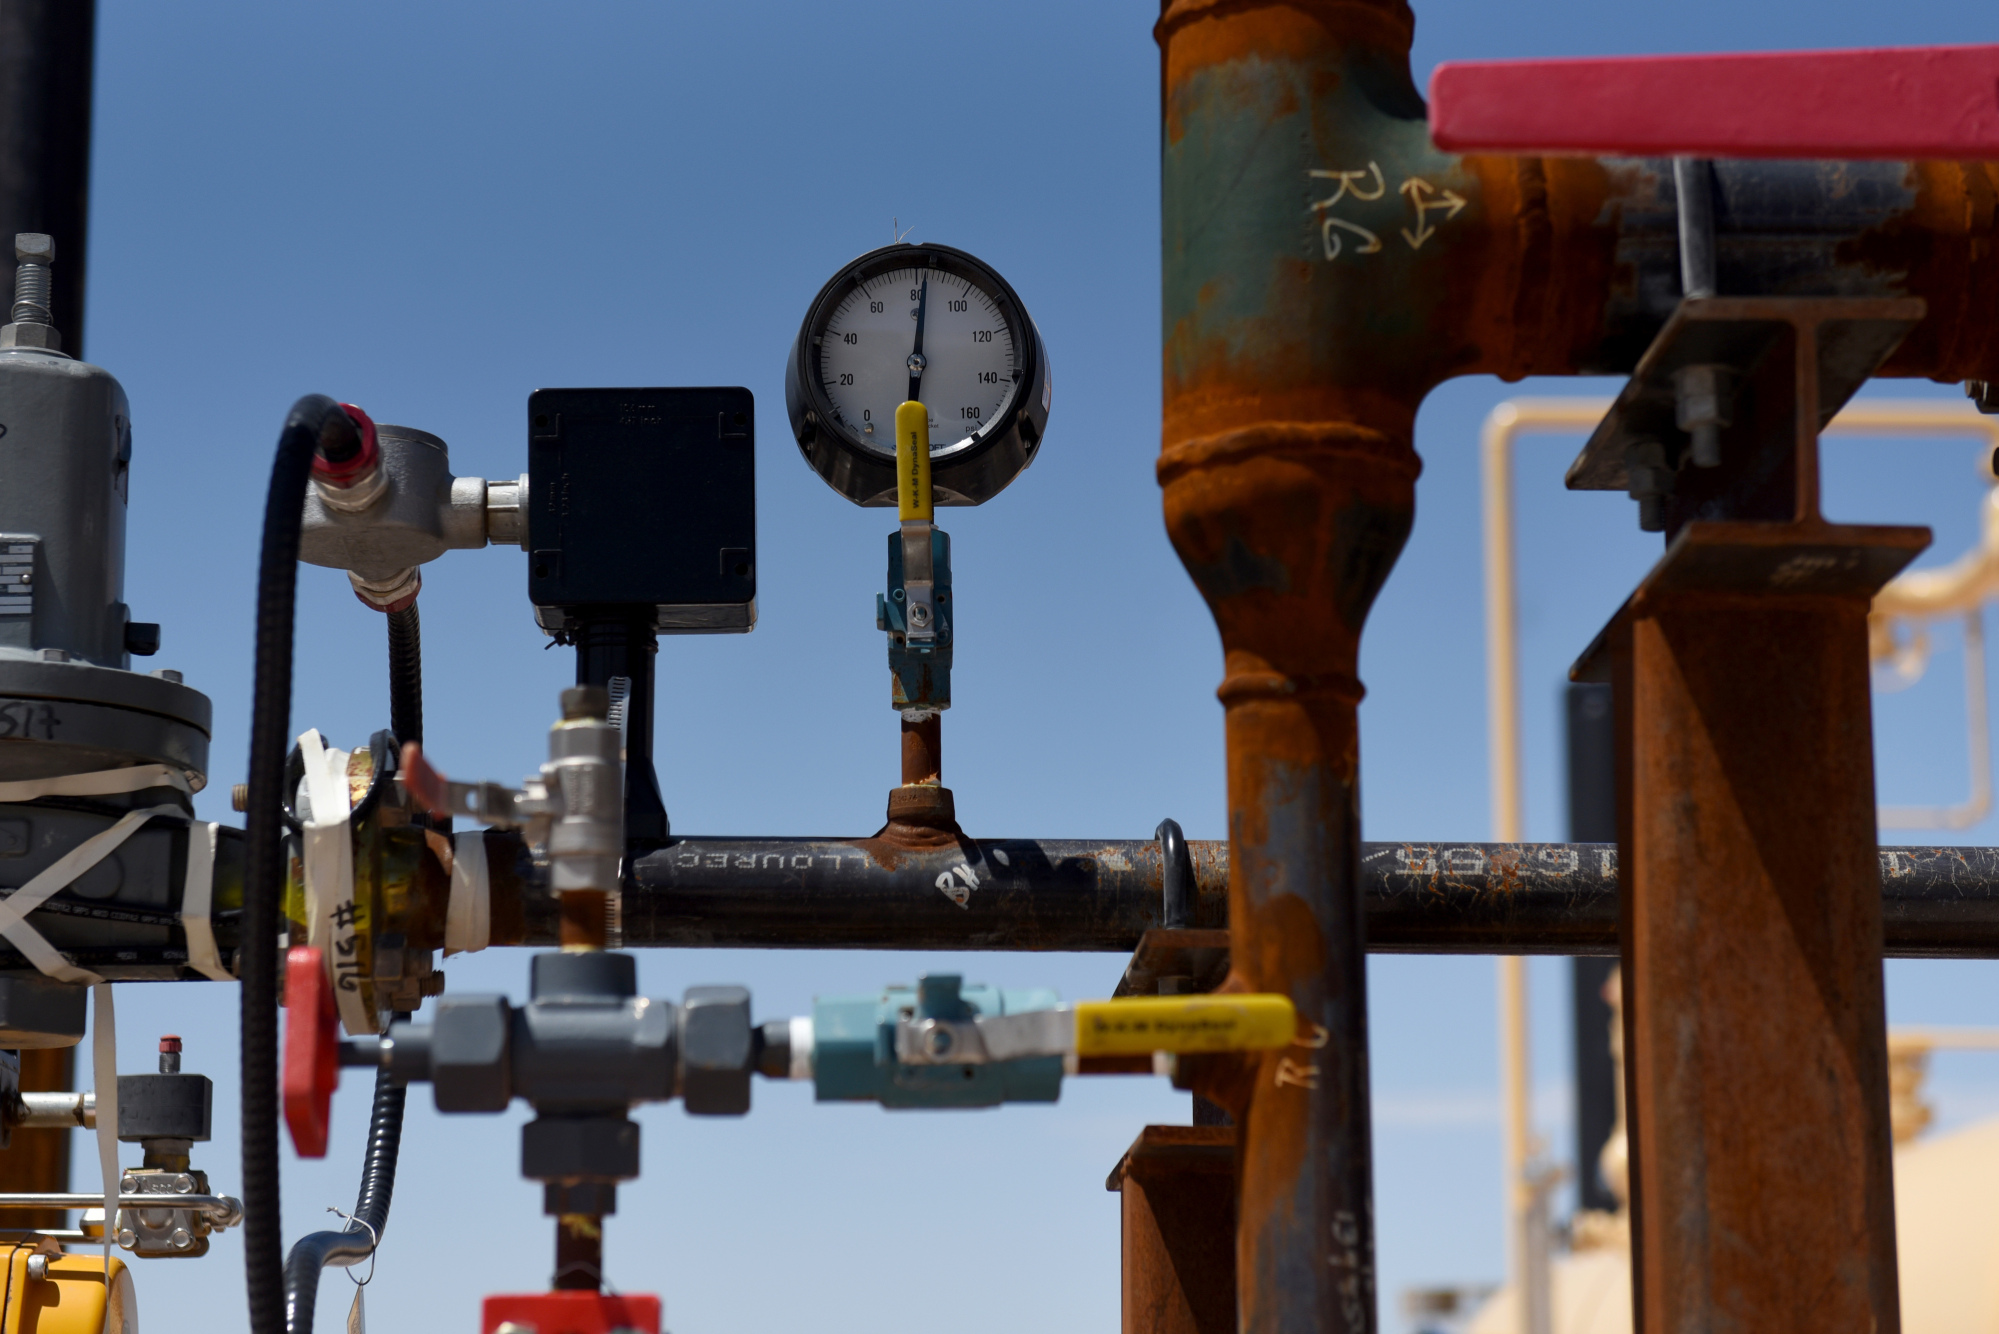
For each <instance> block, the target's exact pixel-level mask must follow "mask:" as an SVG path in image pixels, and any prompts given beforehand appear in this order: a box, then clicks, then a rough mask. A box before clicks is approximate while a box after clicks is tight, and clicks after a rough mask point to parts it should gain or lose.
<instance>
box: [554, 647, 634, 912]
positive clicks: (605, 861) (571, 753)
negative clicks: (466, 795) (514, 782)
mask: <svg viewBox="0 0 1999 1334" xmlns="http://www.w3.org/2000/svg"><path fill="white" fill-rule="evenodd" d="M586 689H588V687H584V688H579V689H578V690H576V691H575V692H570V691H565V692H564V695H565V699H564V701H563V705H564V707H563V712H564V713H565V714H566V715H570V716H566V717H564V718H563V720H562V721H561V722H559V723H557V724H556V725H555V726H554V727H552V728H550V729H549V733H548V763H547V764H545V765H543V766H542V769H541V776H542V782H543V784H544V785H545V786H546V789H547V793H548V797H549V800H550V805H551V806H553V807H555V808H557V809H558V810H559V811H560V814H559V815H557V816H556V818H555V822H554V824H553V825H551V826H550V828H549V833H548V855H549V863H550V880H549V887H550V888H551V889H553V890H555V891H556V893H558V894H560V893H562V892H563V891H564V890H572V889H594V890H603V891H605V892H608V893H615V892H617V889H618V881H619V863H620V861H621V859H622V858H623V856H624V851H625V774H624V765H623V763H622V759H621V757H622V754H623V749H624V742H623V737H622V735H621V734H620V732H619V730H618V728H616V727H614V726H612V725H611V723H610V722H609V721H608V720H607V719H606V718H605V717H604V714H605V713H607V712H608V704H609V698H608V696H607V695H605V694H604V692H603V691H602V690H598V691H597V694H598V695H599V696H603V699H604V707H602V708H588V707H587V703H588V702H587V701H582V703H583V704H584V705H585V707H582V708H579V707H574V705H576V704H577V703H578V702H579V701H575V700H572V699H571V698H569V696H571V695H572V693H573V694H577V695H580V694H582V693H583V691H584V690H586ZM592 715H595V716H592Z"/></svg>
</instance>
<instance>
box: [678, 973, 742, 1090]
mask: <svg viewBox="0 0 1999 1334" xmlns="http://www.w3.org/2000/svg"><path fill="white" fill-rule="evenodd" d="M752 1031H753V1030H752V1026H751V1024H750V993H749V992H748V991H747V990H746V989H744V988H742V987H690V988H688V991H687V999H686V1001H685V1003H684V1004H683V1005H682V1006H681V1010H680V1066H681V1074H680V1097H681V1101H682V1103H683V1105H685V1106H686V1108H687V1111H688V1114H689V1115H691V1116H741V1115H743V1114H744V1113H746V1112H748V1111H749V1110H750V1072H751V1069H752V1061H753V1060H754V1054H753V1053H754V1047H755V1044H754V1042H753V1041H752Z"/></svg>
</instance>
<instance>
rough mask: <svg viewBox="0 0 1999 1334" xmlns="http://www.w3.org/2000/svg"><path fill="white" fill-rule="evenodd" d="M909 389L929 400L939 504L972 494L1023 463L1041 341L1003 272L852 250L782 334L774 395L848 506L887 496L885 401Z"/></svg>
mask: <svg viewBox="0 0 1999 1334" xmlns="http://www.w3.org/2000/svg"><path fill="white" fill-rule="evenodd" d="M919 328H920V329H921V337H920V341H919V336H918V330H919ZM919 381H920V386H918V382H919ZM912 386H918V387H919V388H920V392H919V393H918V394H917V395H916V397H918V398H919V400H920V401H921V402H922V403H923V404H924V406H925V407H927V408H928V409H929V410H930V477H931V485H932V487H933V488H934V490H935V493H936V498H937V503H938V504H939V505H979V504H983V503H984V502H986V501H988V500H991V499H992V498H993V497H994V496H996V495H998V494H999V493H1000V492H1001V491H1003V490H1004V489H1005V488H1006V485H1007V483H1009V482H1011V481H1012V480H1013V479H1014V478H1015V477H1017V476H1019V475H1020V473H1021V470H1022V469H1024V468H1026V467H1027V465H1028V464H1029V463H1032V462H1033V461H1034V455H1035V451H1036V450H1037V449H1039V448H1040V446H1041V439H1042V434H1043V432H1044V431H1045V429H1046V427H1047V424H1048V400H1049V390H1050V385H1049V378H1048V352H1047V349H1046V348H1045V347H1043V346H1042V342H1041V334H1040V332H1039V331H1038V330H1037V329H1036V328H1035V327H1034V321H1033V320H1032V319H1030V318H1029V317H1028V314H1027V308H1026V307H1025V306H1023V305H1021V303H1020V297H1019V296H1018V295H1017V294H1016V293H1015V292H1014V290H1013V288H1012V287H1010V286H1008V284H1007V281H1006V279H1004V278H1002V277H1000V276H999V274H997V273H995V272H993V270H992V269H991V268H989V267H987V266H986V265H985V264H983V263H981V262H980V261H979V260H977V259H974V258H973V257H972V256H970V255H968V254H966V253H965V252H964V251H962V250H953V249H951V248H950V247H949V246H941V245H892V246H884V247H882V248H881V249H880V250H874V251H870V252H869V253H867V254H865V255H862V256H861V257H860V258H859V259H857V260H855V261H854V262H853V263H851V264H849V265H847V266H846V267H845V268H844V269H841V270H840V271H839V272H838V273H837V274H835V275H833V280H832V281H831V282H829V283H827V284H826V286H825V287H824V288H822V289H821V290H820V292H819V295H818V297H817V298H816V299H814V301H813V302H812V306H811V309H809V310H808V311H807V312H806V314H805V323H804V325H803V326H802V327H801V328H800V329H799V331H798V340H797V341H796V342H795V343H793V344H792V348H791V358H790V362H789V364H788V365H787V366H786V368H785V377H784V404H785V408H786V410H787V412H788V413H789V414H790V416H791V430H792V434H793V435H794V436H795V437H796V438H797V440H798V448H799V452H801V453H802V454H804V455H805V461H806V462H807V463H808V464H810V465H811V466H812V470H813V471H814V472H816V473H818V474H819V475H820V476H821V477H823V478H825V479H826V484H827V485H828V486H830V487H832V488H833V489H834V490H835V491H838V492H839V493H840V494H841V495H843V496H845V497H846V498H847V499H849V500H851V501H853V502H854V503H855V504H857V505H871V506H885V505H893V504H895V430H894V422H895V410H896V408H897V407H898V406H899V405H900V404H902V403H903V402H905V401H907V400H908V399H909V398H910V397H911V394H910V392H909V390H910V389H911V387H912Z"/></svg>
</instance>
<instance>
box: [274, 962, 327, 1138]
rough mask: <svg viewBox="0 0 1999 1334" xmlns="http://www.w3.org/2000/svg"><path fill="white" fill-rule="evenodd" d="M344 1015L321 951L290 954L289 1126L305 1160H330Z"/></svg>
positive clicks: (287, 989)
mask: <svg viewBox="0 0 1999 1334" xmlns="http://www.w3.org/2000/svg"><path fill="white" fill-rule="evenodd" d="M339 1022H340V1021H339V1014H338V1012H337V1011H336V1010H335V1008H334V1004H333V984H332V982H330V981H329V980H328V979H327V976H326V964H325V961H324V959H323V958H322V956H321V954H320V952H319V951H318V950H315V949H308V948H305V947H303V946H301V947H298V948H294V949H292V950H290V951H288V952H287V953H286V955H285V1078H284V1083H285V1124H286V1125H287V1126H289V1127H290V1128H291V1132H292V1147H293V1148H295V1149H297V1150H298V1156H299V1157H301V1158H324V1157H325V1156H326V1129H327V1124H328V1122H329V1121H331V1120H332V1117H333V1090H334V1089H335V1088H336V1087H338V1086H339V1084H340V1030H339Z"/></svg>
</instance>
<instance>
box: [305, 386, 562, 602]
mask: <svg viewBox="0 0 1999 1334" xmlns="http://www.w3.org/2000/svg"><path fill="white" fill-rule="evenodd" d="M375 445H376V448H377V450H378V451H379V458H378V461H377V463H376V466H375V471H374V474H373V475H372V476H370V477H368V478H365V479H363V480H362V481H361V482H360V483H359V484H357V485H355V486H351V487H330V486H327V485H325V484H324V483H322V482H320V481H319V480H318V479H315V480H314V483H313V487H312V490H311V491H309V492H308V493H307V495H306V500H305V513H304V516H303V520H302V525H301V528H300V531H299V559H300V560H303V561H305V562H306V563H307V564H309V565H323V566H327V567H328V568H331V569H335V570H345V571H347V572H348V573H349V574H351V575H358V576H359V577H360V578H361V579H365V580H369V581H371V582H375V583H381V582H383V581H386V580H389V579H393V578H396V577H398V576H401V575H403V574H405V573H406V572H407V571H409V570H410V569H411V568H413V567H415V566H419V565H423V564H426V563H428V562H430V561H433V560H436V559H437V558H438V557H439V556H442V555H443V554H444V553H445V552H447V551H452V550H459V549H467V548H472V547H483V546H485V545H486V541H487V538H486V533H487V525H488V516H487V507H488V504H489V497H488V495H487V483H486V481H485V479H483V478H479V477H453V476H452V475H451V457H450V452H449V450H448V448H447V447H446V445H445V443H444V441H442V440H440V439H439V438H438V437H436V436H434V435H432V434H430V433H429V432H428V431H419V430H416V429H415V428H413V427H408V426H386V425H383V426H377V427H376V428H375ZM524 526H525V525H523V527H524ZM523 536H524V534H523ZM516 540H519V539H516ZM365 596H366V595H364V597H365ZM369 600H370V601H375V605H377V606H380V605H382V603H380V602H379V601H376V600H375V599H369Z"/></svg>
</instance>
